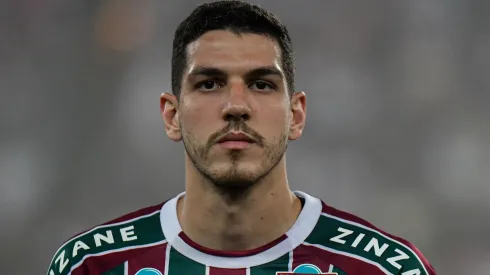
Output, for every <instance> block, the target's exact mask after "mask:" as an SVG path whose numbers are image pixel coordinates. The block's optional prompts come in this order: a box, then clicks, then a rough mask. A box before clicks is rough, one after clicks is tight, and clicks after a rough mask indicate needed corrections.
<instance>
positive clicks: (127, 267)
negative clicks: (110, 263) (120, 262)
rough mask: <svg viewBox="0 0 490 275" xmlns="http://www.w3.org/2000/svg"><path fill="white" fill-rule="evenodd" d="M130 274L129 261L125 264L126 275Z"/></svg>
mask: <svg viewBox="0 0 490 275" xmlns="http://www.w3.org/2000/svg"><path fill="white" fill-rule="evenodd" d="M128 273H129V261H125V262H124V275H128Z"/></svg>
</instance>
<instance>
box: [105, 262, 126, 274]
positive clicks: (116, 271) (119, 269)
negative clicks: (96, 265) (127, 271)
mask: <svg viewBox="0 0 490 275" xmlns="http://www.w3.org/2000/svg"><path fill="white" fill-rule="evenodd" d="M101 275H124V263H123V264H120V265H118V266H117V267H116V268H114V269H112V270H109V271H107V272H104V273H102V274H101Z"/></svg>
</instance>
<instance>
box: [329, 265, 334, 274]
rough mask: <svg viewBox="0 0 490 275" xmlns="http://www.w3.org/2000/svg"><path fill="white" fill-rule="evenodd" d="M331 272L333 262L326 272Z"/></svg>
mask: <svg viewBox="0 0 490 275" xmlns="http://www.w3.org/2000/svg"><path fill="white" fill-rule="evenodd" d="M331 272H333V264H331V265H330V267H328V273H331Z"/></svg>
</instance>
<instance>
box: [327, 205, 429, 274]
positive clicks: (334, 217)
mask: <svg viewBox="0 0 490 275" xmlns="http://www.w3.org/2000/svg"><path fill="white" fill-rule="evenodd" d="M322 216H325V217H328V218H332V219H335V220H338V221H341V222H344V223H348V224H350V225H354V226H357V227H360V228H363V229H365V230H368V231H371V232H373V233H376V234H378V235H381V236H383V237H384V238H386V239H388V240H390V241H392V242H395V243H397V244H399V245H401V246H403V247H405V248H406V249H407V250H408V251H410V252H412V254H413V255H415V258H417V260H418V261H419V263H420V265H421V266H422V268H423V269H424V271H425V274H429V272H427V269H426V268H425V265H424V263H423V262H422V261H421V260H420V258H419V255H417V253H415V251H413V250H412V249H411V248H409V247H408V246H406V245H405V244H403V243H401V242H399V241H397V240H395V239H392V238H390V237H389V236H386V235H385V234H382V233H381V232H379V231H376V230H374V229H372V228H369V227H367V226H365V225H363V224H360V223H356V222H353V221H348V220H344V219H342V218H339V217H336V216H332V215H330V214H327V213H322Z"/></svg>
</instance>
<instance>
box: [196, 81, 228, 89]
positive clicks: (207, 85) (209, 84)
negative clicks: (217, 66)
mask: <svg viewBox="0 0 490 275" xmlns="http://www.w3.org/2000/svg"><path fill="white" fill-rule="evenodd" d="M221 87H223V85H221V84H220V83H218V82H216V81H214V80H206V81H202V82H199V83H197V84H196V89H198V90H201V91H215V90H217V89H220V88H221Z"/></svg>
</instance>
